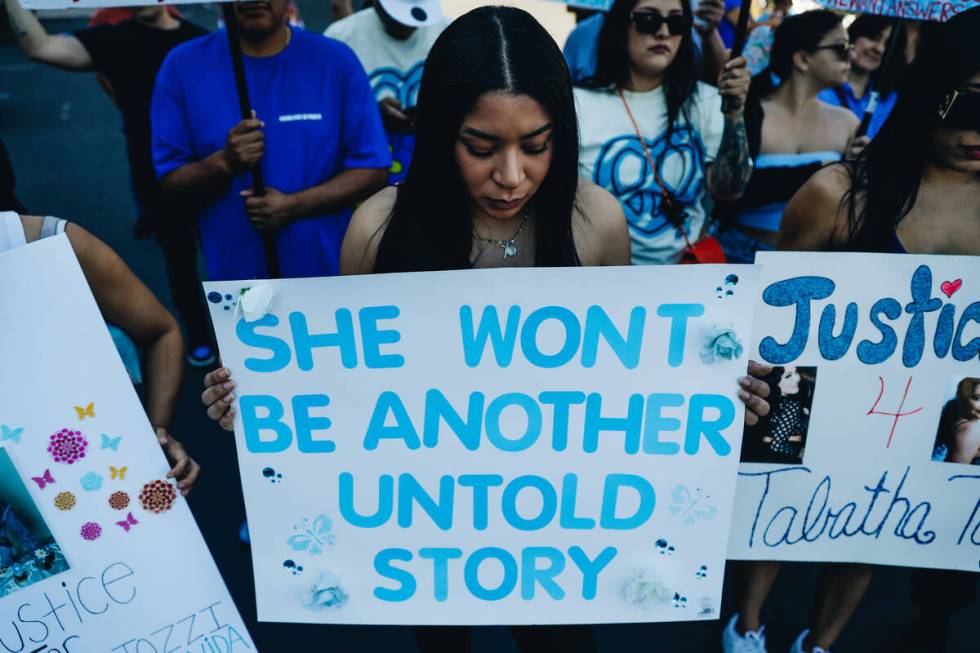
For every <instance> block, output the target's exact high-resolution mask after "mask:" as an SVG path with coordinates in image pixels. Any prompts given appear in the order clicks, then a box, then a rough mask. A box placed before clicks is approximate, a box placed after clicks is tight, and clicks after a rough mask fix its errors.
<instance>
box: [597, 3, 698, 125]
mask: <svg viewBox="0 0 980 653" xmlns="http://www.w3.org/2000/svg"><path fill="white" fill-rule="evenodd" d="M637 1H638V0H616V1H615V2H614V3H613V6H612V8H611V9H610V10H609V13H607V14H606V19H605V22H604V23H603V25H602V31H600V32H599V43H598V48H597V58H596V68H595V74H593V75H592V77H590V78H589V79H587V80H586V81H585V82H584V84H583V85H584V86H585V87H586V88H592V89H597V90H599V89H613V88H623V87H625V86H626V84H627V83H628V82H629V79H630V60H629V49H628V46H627V43H628V40H629V35H628V32H629V27H630V14H632V13H633V8H634V7H636V3H637ZM681 10H682V11H683V12H684V17H685V18H686V19H687V20H688V23H689V24H690V23H692V22H693V20H694V17H693V16H694V14H693V13H692V11H691V4H690V1H689V0H681ZM682 37H683V38H682V39H681V45H680V48H678V50H677V54H676V55H675V56H674V60H673V61H672V62H671V64H670V66H669V67H668V68H667V70H666V72H665V73H664V84H663V88H664V94H665V96H666V98H667V134H666V137H665V139H664V141H665V142H666V143H670V142H671V140H670V136H671V134H672V131H673V128H674V124H675V123H676V122H677V121H678V119H679V118H681V116H683V117H684V120H685V121H686V120H687V119H688V116H689V113H688V109H689V108H690V103H691V102H692V101H693V100H695V99H696V98H697V95H696V94H695V92H694V91H695V90H697V85H698V62H697V56H696V54H695V51H694V35H693V34H692V30H691V29H688V30H687V32H685V33H684V34H683V35H682Z"/></svg>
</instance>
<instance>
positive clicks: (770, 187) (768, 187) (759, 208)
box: [735, 151, 842, 232]
mask: <svg viewBox="0 0 980 653" xmlns="http://www.w3.org/2000/svg"><path fill="white" fill-rule="evenodd" d="M841 156H842V154H841V153H840V152H832V151H823V152H800V153H797V154H760V155H759V156H758V157H757V158H756V160H755V170H754V171H753V172H752V178H751V179H750V180H749V183H748V186H746V188H745V193H744V194H743V195H742V198H741V199H740V200H739V201H738V202H737V203H736V206H735V222H736V224H739V225H742V226H745V227H751V228H753V229H761V230H763V231H772V232H776V231H779V224H780V223H781V222H782V220H783V212H785V210H786V205H787V204H789V201H790V199H792V198H793V195H795V194H796V191H798V190H799V189H800V188H801V187H802V186H803V184H805V183H806V180H807V179H809V178H810V175H812V174H813V173H815V172H816V171H817V170H819V169H820V168H822V167H823V166H825V165H827V164H828V163H833V162H834V161H840V159H841Z"/></svg>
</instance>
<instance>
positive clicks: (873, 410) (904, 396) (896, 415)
mask: <svg viewBox="0 0 980 653" xmlns="http://www.w3.org/2000/svg"><path fill="white" fill-rule="evenodd" d="M878 381H880V382H881V391H880V392H879V393H878V398H877V399H875V405H874V406H872V407H871V410H869V411H868V415H885V416H887V417H891V418H894V419H893V421H892V430H891V432H890V433H889V434H888V443H887V444H886V445H885V448H886V449H888V448H889V447H891V446H892V438H893V437H895V429H897V428H898V420H900V419H902V418H903V417H908V416H909V415H915V414H916V413H918V412H919V411H921V410H922V406H919V407H918V408H916V409H915V410H910V411H908V412H907V413H903V412H902V409H903V408H904V407H905V401H906V399H908V398H909V390H910V389H911V388H912V377H911V376H910V377H909V381H908V383H906V384H905V392H904V393H903V394H902V402H901V403H900V404H898V410H896V411H895V412H894V413H889V412H886V411H882V410H878V404H880V403H881V398H882V397H884V396H885V379H884V377H880V376H879V377H878Z"/></svg>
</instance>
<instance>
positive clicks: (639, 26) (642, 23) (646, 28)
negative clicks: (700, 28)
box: [630, 11, 694, 36]
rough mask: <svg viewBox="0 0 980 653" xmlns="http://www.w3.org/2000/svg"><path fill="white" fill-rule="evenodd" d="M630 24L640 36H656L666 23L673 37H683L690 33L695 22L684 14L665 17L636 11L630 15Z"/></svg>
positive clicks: (653, 12)
mask: <svg viewBox="0 0 980 653" xmlns="http://www.w3.org/2000/svg"><path fill="white" fill-rule="evenodd" d="M630 22H632V23H633V25H634V26H635V27H636V31H637V32H639V33H640V34H656V33H657V32H659V31H660V28H661V27H663V25H664V23H666V24H667V32H668V33H670V35H671V36H681V35H682V34H686V33H687V32H689V31H690V29H691V26H692V25H693V22H694V21H693V20H691V19H690V18H688V17H687V16H685V15H683V14H670V15H669V16H664V15H663V14H661V13H658V12H656V11H634V12H632V13H630Z"/></svg>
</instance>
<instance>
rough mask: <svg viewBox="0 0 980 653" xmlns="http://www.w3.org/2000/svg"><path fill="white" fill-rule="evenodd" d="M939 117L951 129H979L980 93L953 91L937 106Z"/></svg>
mask: <svg viewBox="0 0 980 653" xmlns="http://www.w3.org/2000/svg"><path fill="white" fill-rule="evenodd" d="M939 118H940V119H941V120H942V121H943V124H945V125H946V126H947V127H951V128H952V129H975V130H977V131H980V93H968V92H966V91H953V92H952V93H950V94H949V95H948V96H947V97H946V99H945V100H944V101H943V104H942V106H941V107H939Z"/></svg>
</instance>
